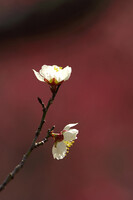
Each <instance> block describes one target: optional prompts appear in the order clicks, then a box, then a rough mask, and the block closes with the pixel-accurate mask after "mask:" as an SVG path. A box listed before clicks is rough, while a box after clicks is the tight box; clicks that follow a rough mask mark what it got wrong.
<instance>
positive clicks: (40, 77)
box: [33, 69, 45, 82]
mask: <svg viewBox="0 0 133 200" xmlns="http://www.w3.org/2000/svg"><path fill="white" fill-rule="evenodd" d="M33 72H34V74H35V76H36V77H37V79H38V80H39V81H42V82H45V81H44V78H43V76H41V75H40V74H39V72H36V71H35V70H34V69H33Z"/></svg>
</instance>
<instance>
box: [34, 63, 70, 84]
mask: <svg viewBox="0 0 133 200" xmlns="http://www.w3.org/2000/svg"><path fill="white" fill-rule="evenodd" d="M33 71H34V74H35V76H36V78H37V79H38V80H39V81H42V82H46V83H48V84H50V85H60V84H61V83H62V82H63V81H66V80H68V79H69V78H70V75H71V72H72V68H71V67H69V66H67V67H65V68H62V67H59V66H57V65H52V66H50V65H43V66H42V68H41V69H40V71H39V72H37V71H35V70H34V69H33Z"/></svg>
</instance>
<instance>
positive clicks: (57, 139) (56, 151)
mask: <svg viewBox="0 0 133 200" xmlns="http://www.w3.org/2000/svg"><path fill="white" fill-rule="evenodd" d="M77 124H78V123H75V124H68V125H66V126H65V127H64V129H63V130H62V131H61V132H60V133H52V134H51V135H52V137H53V138H54V145H53V148H52V154H53V157H54V159H57V160H60V159H63V158H64V157H65V156H66V154H67V153H68V151H69V148H70V147H71V146H72V145H73V143H74V140H75V139H77V134H78V132H79V131H78V130H77V129H71V128H72V127H73V126H76V125H77Z"/></svg>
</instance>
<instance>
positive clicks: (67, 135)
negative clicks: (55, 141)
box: [63, 129, 79, 141]
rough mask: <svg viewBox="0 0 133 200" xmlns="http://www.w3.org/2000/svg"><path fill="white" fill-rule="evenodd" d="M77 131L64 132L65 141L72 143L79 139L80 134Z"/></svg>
mask: <svg viewBox="0 0 133 200" xmlns="http://www.w3.org/2000/svg"><path fill="white" fill-rule="evenodd" d="M78 132H79V131H78V130H77V129H70V130H69V131H66V132H64V134H63V135H64V140H65V141H72V140H75V139H77V134H78Z"/></svg>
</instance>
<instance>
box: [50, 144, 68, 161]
mask: <svg viewBox="0 0 133 200" xmlns="http://www.w3.org/2000/svg"><path fill="white" fill-rule="evenodd" d="M66 151H67V147H66V145H65V144H64V142H63V141H62V142H57V143H56V145H55V144H54V145H53V148H52V154H53V157H54V158H56V159H57V160H60V159H63V158H64V157H65V155H66Z"/></svg>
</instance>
